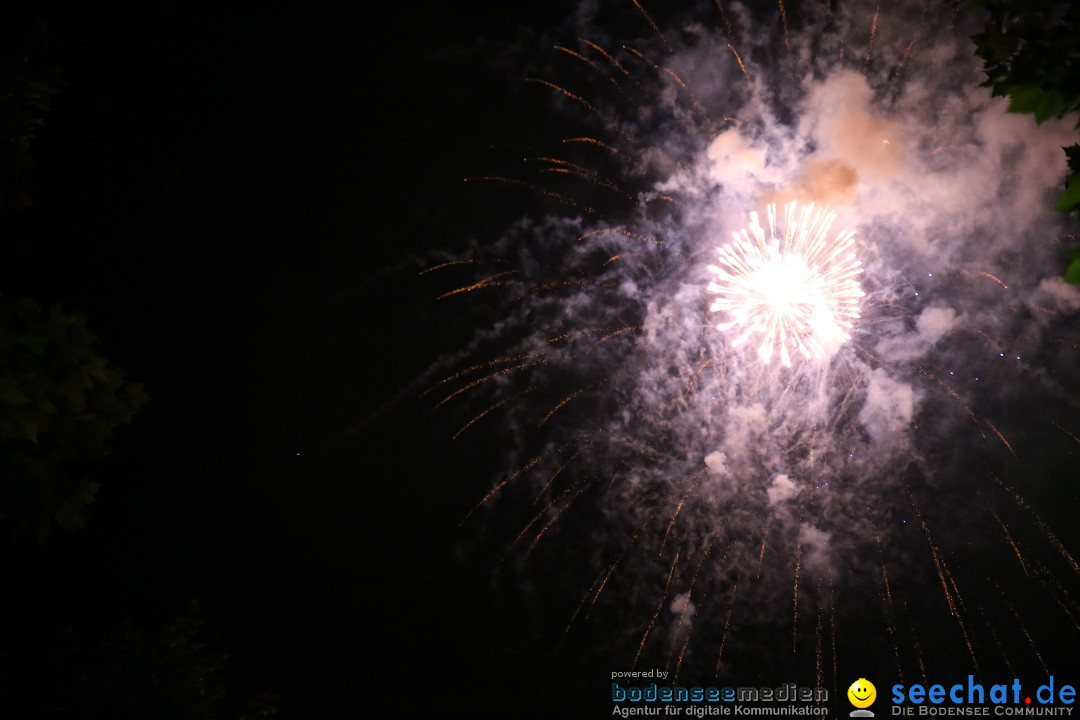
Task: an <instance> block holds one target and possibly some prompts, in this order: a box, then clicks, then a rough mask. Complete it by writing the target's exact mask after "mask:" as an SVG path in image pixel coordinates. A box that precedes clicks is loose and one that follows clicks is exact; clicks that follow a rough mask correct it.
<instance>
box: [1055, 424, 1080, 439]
mask: <svg viewBox="0 0 1080 720" xmlns="http://www.w3.org/2000/svg"><path fill="white" fill-rule="evenodd" d="M1050 424H1051V425H1053V426H1054V427H1056V428H1057V429H1058V430H1060V431H1061V432H1063V433H1065V434H1066V435H1068V436H1069V437H1071V438H1072V439H1073V441H1075V442H1076V444H1077V445H1080V437H1076V436H1075V435H1073V434H1072V433H1071V432H1069V431H1068V430H1066V429H1065V428H1063V427H1061V426H1060V425H1058V424H1057V423H1056V422H1054V421H1052V420H1051V421H1050Z"/></svg>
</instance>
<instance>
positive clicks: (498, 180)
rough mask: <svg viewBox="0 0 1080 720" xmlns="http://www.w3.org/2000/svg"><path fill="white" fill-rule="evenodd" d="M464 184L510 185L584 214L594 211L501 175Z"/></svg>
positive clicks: (474, 179)
mask: <svg viewBox="0 0 1080 720" xmlns="http://www.w3.org/2000/svg"><path fill="white" fill-rule="evenodd" d="M465 182H467V183H475V182H490V183H497V184H500V185H511V186H513V187H520V188H525V189H526V190H529V191H530V192H534V193H536V194H538V195H543V196H544V197H546V198H549V199H551V200H554V201H556V202H558V203H561V204H563V205H567V206H569V207H572V208H575V209H580V210H583V211H584V212H586V213H592V212H594V210H593V209H592V208H591V207H584V208H582V207H581V206H580V205H578V203H577V201H576V200H574V199H573V198H571V197H568V196H566V195H563V194H562V193H558V192H555V191H554V190H547V189H545V188H542V187H539V186H537V185H534V184H533V183H529V182H525V181H524V180H519V179H517V178H512V177H503V176H501V175H477V176H475V177H467V178H465Z"/></svg>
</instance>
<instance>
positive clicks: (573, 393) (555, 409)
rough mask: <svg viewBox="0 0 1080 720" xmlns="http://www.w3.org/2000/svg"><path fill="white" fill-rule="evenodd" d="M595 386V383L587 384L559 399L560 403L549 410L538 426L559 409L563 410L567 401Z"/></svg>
mask: <svg viewBox="0 0 1080 720" xmlns="http://www.w3.org/2000/svg"><path fill="white" fill-rule="evenodd" d="M593 387H594V386H593V385H587V386H585V387H583V388H581V389H580V390H575V391H574V392H572V393H570V394H569V395H567V396H566V397H564V398H563V399H562V400H560V401H559V403H558V404H557V405H556V406H555V407H553V408H551V411H550V412H548V414H547V415H545V416H544V419H543V420H541V421H540V424H539V425H537V427H540V426H541V425H543V424H544V423H546V422H547V421H548V420H550V419H551V416H552V415H554V414H555V413H557V412H559V410H562V409H563V407H565V406H566V404H567V403H569V402H570V401H572V400H573V399H574V398H576V397H578V396H579V395H581V393H583V392H586V391H588V390H591V389H592V388H593Z"/></svg>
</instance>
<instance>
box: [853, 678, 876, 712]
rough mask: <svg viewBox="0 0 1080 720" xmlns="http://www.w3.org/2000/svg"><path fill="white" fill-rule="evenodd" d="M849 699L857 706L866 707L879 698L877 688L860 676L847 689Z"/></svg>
mask: <svg viewBox="0 0 1080 720" xmlns="http://www.w3.org/2000/svg"><path fill="white" fill-rule="evenodd" d="M847 697H848V700H849V701H850V702H851V704H852V705H854V706H855V707H857V708H866V707H870V706H871V705H873V704H874V700H876V699H877V688H875V687H874V683H872V682H870V681H869V680H867V679H866V678H859V679H858V680H856V681H855V682H853V683H851V687H849V688H848V689H847Z"/></svg>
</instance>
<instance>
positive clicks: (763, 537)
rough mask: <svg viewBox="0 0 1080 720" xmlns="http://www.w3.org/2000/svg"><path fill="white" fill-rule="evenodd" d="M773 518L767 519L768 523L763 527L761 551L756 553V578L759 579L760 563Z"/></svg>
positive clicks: (763, 558) (763, 556) (763, 557)
mask: <svg viewBox="0 0 1080 720" xmlns="http://www.w3.org/2000/svg"><path fill="white" fill-rule="evenodd" d="M772 524H773V518H772V516H770V517H769V521H768V523H766V525H765V532H763V533H762V534H761V550H760V551H759V552H758V559H757V577H759V578H760V577H761V563H762V562H764V560H765V545H766V543H767V542H768V540H769V531H770V530H772Z"/></svg>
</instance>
